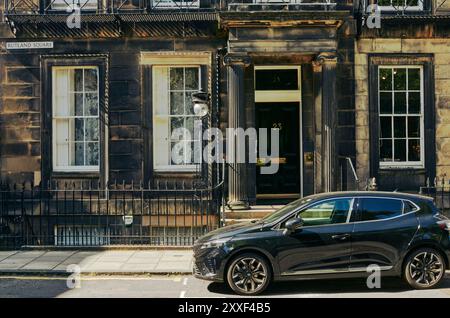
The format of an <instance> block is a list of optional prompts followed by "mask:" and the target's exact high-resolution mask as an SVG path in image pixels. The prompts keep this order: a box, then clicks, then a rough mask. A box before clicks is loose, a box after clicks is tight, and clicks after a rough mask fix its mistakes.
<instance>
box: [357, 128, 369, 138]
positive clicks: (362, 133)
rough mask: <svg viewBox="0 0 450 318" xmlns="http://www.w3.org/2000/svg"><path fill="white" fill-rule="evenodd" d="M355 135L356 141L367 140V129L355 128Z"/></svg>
mask: <svg viewBox="0 0 450 318" xmlns="http://www.w3.org/2000/svg"><path fill="white" fill-rule="evenodd" d="M355 135H356V139H357V140H369V127H368V126H356V128H355Z"/></svg>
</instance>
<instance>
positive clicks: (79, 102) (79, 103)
mask: <svg viewBox="0 0 450 318" xmlns="http://www.w3.org/2000/svg"><path fill="white" fill-rule="evenodd" d="M74 98H75V114H73V113H71V114H70V115H71V116H73V115H75V116H83V93H74Z"/></svg>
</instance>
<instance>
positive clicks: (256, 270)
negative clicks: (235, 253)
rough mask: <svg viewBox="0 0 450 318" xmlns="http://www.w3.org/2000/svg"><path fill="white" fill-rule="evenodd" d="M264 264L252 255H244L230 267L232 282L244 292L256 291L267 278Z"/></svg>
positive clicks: (251, 292)
mask: <svg viewBox="0 0 450 318" xmlns="http://www.w3.org/2000/svg"><path fill="white" fill-rule="evenodd" d="M267 274H268V273H267V268H266V265H265V264H263V263H262V262H261V261H260V260H258V259H256V258H253V257H245V258H241V259H239V260H238V261H237V262H235V263H234V265H233V267H232V269H231V278H232V282H233V284H234V285H235V286H236V288H238V289H239V290H240V291H242V292H243V293H246V294H253V293H256V292H258V291H259V290H260V289H261V288H262V287H263V286H264V285H265V283H266V281H267V279H268V275H267Z"/></svg>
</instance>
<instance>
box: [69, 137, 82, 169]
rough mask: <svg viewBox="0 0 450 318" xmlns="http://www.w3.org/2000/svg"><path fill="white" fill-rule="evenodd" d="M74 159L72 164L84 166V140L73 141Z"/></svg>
mask: <svg viewBox="0 0 450 318" xmlns="http://www.w3.org/2000/svg"><path fill="white" fill-rule="evenodd" d="M74 159H75V162H72V165H75V166H84V142H77V143H75V151H74Z"/></svg>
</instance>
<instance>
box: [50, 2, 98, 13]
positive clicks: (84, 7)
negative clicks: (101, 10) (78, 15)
mask: <svg viewBox="0 0 450 318" xmlns="http://www.w3.org/2000/svg"><path fill="white" fill-rule="evenodd" d="M75 4H78V0H77V1H75V0H51V3H50V8H51V9H52V10H57V11H66V10H68V9H69V8H70V9H75V7H73V8H72V6H74V5H75ZM98 4H99V0H80V10H81V11H93V10H98ZM71 5H72V6H71Z"/></svg>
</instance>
